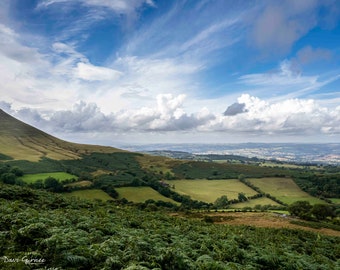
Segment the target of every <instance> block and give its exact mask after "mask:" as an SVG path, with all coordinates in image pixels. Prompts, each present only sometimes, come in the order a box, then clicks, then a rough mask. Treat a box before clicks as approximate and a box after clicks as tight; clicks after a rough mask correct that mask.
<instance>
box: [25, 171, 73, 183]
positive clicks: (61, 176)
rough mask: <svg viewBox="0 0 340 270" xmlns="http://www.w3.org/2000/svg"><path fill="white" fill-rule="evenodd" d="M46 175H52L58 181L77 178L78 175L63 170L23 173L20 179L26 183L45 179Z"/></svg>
mask: <svg viewBox="0 0 340 270" xmlns="http://www.w3.org/2000/svg"><path fill="white" fill-rule="evenodd" d="M48 177H53V178H55V179H57V180H59V181H62V180H66V179H72V178H75V179H77V178H78V177H77V176H75V175H72V174H69V173H65V172H55V173H34V174H25V175H24V176H23V177H21V179H22V180H23V181H24V182H26V183H34V182H35V181H37V180H45V179H46V178H48Z"/></svg>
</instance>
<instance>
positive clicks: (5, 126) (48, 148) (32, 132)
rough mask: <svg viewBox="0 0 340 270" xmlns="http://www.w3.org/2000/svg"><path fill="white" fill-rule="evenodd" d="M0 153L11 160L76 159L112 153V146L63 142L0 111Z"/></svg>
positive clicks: (115, 150) (113, 150) (113, 149)
mask: <svg viewBox="0 0 340 270" xmlns="http://www.w3.org/2000/svg"><path fill="white" fill-rule="evenodd" d="M0 149H1V154H3V155H6V156H8V157H10V158H12V159H17V160H29V161H38V160H40V159H41V158H43V157H47V158H51V159H55V160H61V159H77V158H80V155H81V154H84V153H91V152H101V153H113V152H117V151H118V152H119V151H123V150H119V149H116V148H113V147H105V146H98V145H85V144H77V143H71V142H66V141H63V140H60V139H58V138H56V137H53V136H51V135H49V134H47V133H45V132H43V131H41V130H39V129H37V128H35V127H32V126H30V125H28V124H26V123H24V122H22V121H20V120H18V119H16V118H14V117H12V116H10V115H9V114H7V113H5V112H4V111H2V110H0Z"/></svg>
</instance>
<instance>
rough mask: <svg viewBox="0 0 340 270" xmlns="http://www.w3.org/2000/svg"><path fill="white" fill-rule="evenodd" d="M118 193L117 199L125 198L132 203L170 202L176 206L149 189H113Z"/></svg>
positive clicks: (168, 199) (170, 200)
mask: <svg viewBox="0 0 340 270" xmlns="http://www.w3.org/2000/svg"><path fill="white" fill-rule="evenodd" d="M115 190H116V191H117V192H118V194H119V197H118V199H122V198H125V199H127V200H128V201H132V202H145V201H146V200H149V199H151V200H155V201H164V202H172V203H175V204H178V203H177V202H175V201H174V200H172V199H170V198H167V197H165V196H163V195H161V194H159V193H158V192H157V191H155V190H154V189H152V188H150V187H121V188H115Z"/></svg>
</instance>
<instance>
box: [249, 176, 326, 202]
mask: <svg viewBox="0 0 340 270" xmlns="http://www.w3.org/2000/svg"><path fill="white" fill-rule="evenodd" d="M247 180H248V181H249V182H250V183H252V184H253V185H255V186H256V187H258V188H260V189H261V190H262V191H263V192H265V193H268V194H270V195H272V196H274V197H276V198H277V199H279V200H280V201H282V202H284V203H287V204H291V203H293V202H296V201H309V202H310V203H311V204H316V203H324V202H323V201H322V200H320V199H318V198H315V197H313V196H311V195H309V194H308V193H306V192H304V191H302V190H301V189H300V188H299V187H298V186H297V185H296V183H295V182H294V181H293V180H292V179H291V178H279V177H267V178H252V179H247Z"/></svg>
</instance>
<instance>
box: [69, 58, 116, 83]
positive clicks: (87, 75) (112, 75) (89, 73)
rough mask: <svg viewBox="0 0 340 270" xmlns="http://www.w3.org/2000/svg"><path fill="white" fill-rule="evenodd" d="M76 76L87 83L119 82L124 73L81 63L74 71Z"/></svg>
mask: <svg viewBox="0 0 340 270" xmlns="http://www.w3.org/2000/svg"><path fill="white" fill-rule="evenodd" d="M74 73H75V76H76V77H78V78H80V79H83V80H87V81H106V80H117V79H118V78H119V77H120V76H121V75H122V73H121V72H119V71H117V70H113V69H110V68H105V67H98V66H94V65H91V64H87V63H82V62H79V63H78V64H77V67H76V68H75V69H74Z"/></svg>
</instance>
